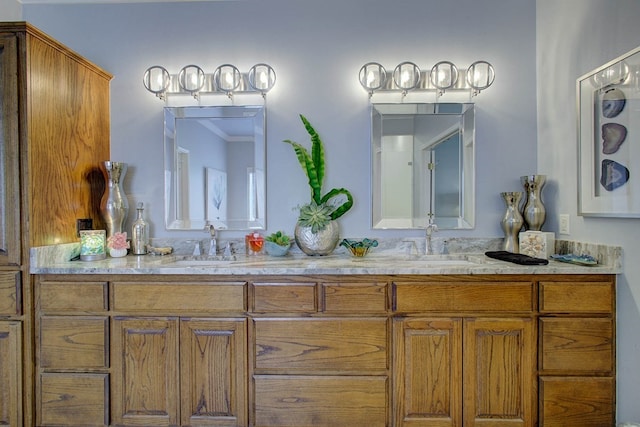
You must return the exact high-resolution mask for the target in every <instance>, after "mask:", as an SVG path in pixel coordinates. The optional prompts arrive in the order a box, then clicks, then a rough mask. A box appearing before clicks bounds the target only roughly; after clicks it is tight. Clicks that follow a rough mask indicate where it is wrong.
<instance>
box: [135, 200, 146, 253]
mask: <svg viewBox="0 0 640 427" xmlns="http://www.w3.org/2000/svg"><path fill="white" fill-rule="evenodd" d="M137 211H138V216H137V218H136V220H135V221H134V222H133V226H132V230H131V252H132V253H133V254H134V255H144V254H146V253H147V245H148V244H149V224H147V222H146V221H145V220H144V218H143V217H142V212H143V211H144V204H143V203H142V202H139V203H138V207H137Z"/></svg>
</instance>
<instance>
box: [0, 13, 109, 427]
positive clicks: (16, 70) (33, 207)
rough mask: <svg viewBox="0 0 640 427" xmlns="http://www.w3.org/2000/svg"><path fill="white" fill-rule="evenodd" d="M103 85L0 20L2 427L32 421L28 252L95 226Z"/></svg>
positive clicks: (44, 42)
mask: <svg viewBox="0 0 640 427" xmlns="http://www.w3.org/2000/svg"><path fill="white" fill-rule="evenodd" d="M110 80H111V75H110V74H108V73H106V72H105V71H103V70H101V69H100V68H99V67H97V66H96V65H94V64H92V63H90V62H89V61H87V60H86V59H84V58H82V57H81V56H80V55H78V54H77V53H75V52H73V51H71V50H70V49H68V48H67V47H65V46H64V45H62V44H60V43H59V42H57V41H56V40H54V39H52V38H51V37H49V36H47V35H46V34H44V33H43V32H41V31H40V30H38V29H37V28H35V27H33V26H32V25H29V24H28V23H25V22H0V206H2V207H3V208H2V209H0V274H4V273H5V272H7V274H9V275H13V276H15V275H16V274H18V275H19V276H21V278H20V279H19V280H20V281H21V285H20V286H19V287H18V288H17V289H18V294H16V295H14V298H15V299H16V300H17V301H18V302H19V303H20V305H21V306H20V313H15V312H14V313H13V314H12V315H11V316H10V319H9V317H6V315H5V314H3V313H0V329H2V330H3V332H2V333H0V339H1V340H2V342H3V344H2V349H1V350H0V371H4V370H6V369H7V367H11V370H12V371H13V370H15V371H17V373H10V374H7V375H5V373H4V372H0V376H1V378H2V379H6V380H7V381H9V380H10V382H9V384H12V386H11V387H10V389H11V390H10V391H7V388H8V387H4V386H3V387H2V393H3V394H2V395H1V396H0V424H2V425H11V426H18V427H19V426H22V425H26V426H32V425H34V423H35V421H34V419H33V417H34V411H35V406H34V394H33V381H32V380H33V377H34V372H33V366H34V363H33V361H34V358H35V356H34V353H33V346H32V345H31V343H32V342H33V337H34V335H33V334H34V325H33V321H32V319H33V317H32V313H33V291H32V290H33V284H32V278H31V276H29V274H28V272H29V250H30V248H32V247H35V246H43V245H51V244H59V243H69V242H75V241H77V240H78V237H77V235H76V220H77V219H79V218H91V219H93V222H94V225H95V226H96V228H99V227H100V226H101V222H102V219H101V217H100V210H99V208H100V206H99V204H100V197H101V196H102V191H103V190H104V177H103V175H102V172H101V171H100V169H99V164H100V162H101V161H103V160H107V159H108V158H109V120H110V119H109V117H110V115H109V82H110ZM2 299H3V296H1V295H0V300H2ZM4 303H5V302H4V301H0V311H1V310H2V308H3V307H2V306H3V304H4ZM5 322H6V323H5ZM9 336H11V338H9ZM9 342H11V343H14V344H15V345H16V346H17V347H18V348H19V349H20V351H19V352H17V350H16V349H15V348H14V349H11V350H10V349H9V345H8V343H9ZM12 345H13V344H12ZM17 383H20V384H17ZM3 384H7V383H5V382H4V381H3ZM14 386H15V387H14ZM9 393H11V396H7V395H8V394H9Z"/></svg>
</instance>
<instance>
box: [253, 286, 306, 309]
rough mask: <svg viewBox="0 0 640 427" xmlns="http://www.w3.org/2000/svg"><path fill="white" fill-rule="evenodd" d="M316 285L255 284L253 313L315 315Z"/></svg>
mask: <svg viewBox="0 0 640 427" xmlns="http://www.w3.org/2000/svg"><path fill="white" fill-rule="evenodd" d="M317 307H318V304H317V302H316V285H315V283H254V284H253V311H255V312H258V313H277V312H280V313H314V312H316V311H317Z"/></svg>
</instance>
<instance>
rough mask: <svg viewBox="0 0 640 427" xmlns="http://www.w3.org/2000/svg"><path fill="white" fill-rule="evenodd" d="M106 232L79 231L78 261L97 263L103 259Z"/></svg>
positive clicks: (105, 255) (105, 254) (104, 255)
mask: <svg viewBox="0 0 640 427" xmlns="http://www.w3.org/2000/svg"><path fill="white" fill-rule="evenodd" d="M106 242H107V232H106V231H105V230H80V259H81V260H82V261H98V260H101V259H105V258H106V257H107V253H106V250H105V247H106Z"/></svg>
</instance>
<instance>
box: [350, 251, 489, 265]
mask: <svg viewBox="0 0 640 427" xmlns="http://www.w3.org/2000/svg"><path fill="white" fill-rule="evenodd" d="M354 259H355V258H354ZM361 259H362V260H364V261H368V262H371V263H402V264H407V263H411V264H417V265H420V266H421V267H424V266H434V267H439V266H448V265H455V266H465V265H477V264H481V263H482V262H483V261H482V258H481V257H480V256H474V255H466V254H454V255H389V256H384V255H379V256H372V257H365V258H361Z"/></svg>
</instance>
